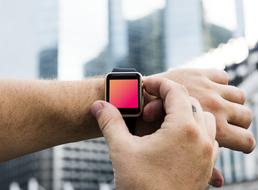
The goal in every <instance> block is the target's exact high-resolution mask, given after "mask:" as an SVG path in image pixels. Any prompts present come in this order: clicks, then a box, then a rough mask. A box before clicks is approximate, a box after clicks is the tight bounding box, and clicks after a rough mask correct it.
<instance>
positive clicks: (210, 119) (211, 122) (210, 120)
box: [204, 112, 216, 142]
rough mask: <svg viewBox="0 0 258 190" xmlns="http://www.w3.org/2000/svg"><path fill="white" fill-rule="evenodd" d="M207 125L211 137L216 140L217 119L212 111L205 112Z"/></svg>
mask: <svg viewBox="0 0 258 190" xmlns="http://www.w3.org/2000/svg"><path fill="white" fill-rule="evenodd" d="M204 119H205V127H206V129H207V132H208V134H209V137H210V138H211V140H212V141H213V142H214V141H215V138H216V119H215V117H214V115H213V114H212V113H210V112H204Z"/></svg>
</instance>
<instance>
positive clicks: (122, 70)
mask: <svg viewBox="0 0 258 190" xmlns="http://www.w3.org/2000/svg"><path fill="white" fill-rule="evenodd" d="M112 72H136V69H134V68H119V67H116V68H114V69H113V71H112Z"/></svg>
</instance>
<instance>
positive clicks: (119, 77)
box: [106, 72, 142, 116]
mask: <svg viewBox="0 0 258 190" xmlns="http://www.w3.org/2000/svg"><path fill="white" fill-rule="evenodd" d="M141 99H142V81H141V74H140V73H137V72H128V73H126V72H121V73H119V72H113V73H109V74H108V75H107V76H106V101H107V102H109V103H111V104H113V105H114V106H115V107H117V108H118V109H119V111H120V112H121V114H122V115H123V116H138V115H139V114H140V113H141Z"/></svg>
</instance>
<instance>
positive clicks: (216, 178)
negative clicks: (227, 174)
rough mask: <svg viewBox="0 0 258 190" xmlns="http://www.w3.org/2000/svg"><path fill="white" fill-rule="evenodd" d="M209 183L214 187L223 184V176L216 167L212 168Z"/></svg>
mask: <svg viewBox="0 0 258 190" xmlns="http://www.w3.org/2000/svg"><path fill="white" fill-rule="evenodd" d="M209 184H210V185H212V186H213V187H216V188H219V187H222V186H223V185H224V177H223V175H222V174H221V172H220V171H219V170H218V169H217V168H213V171H212V178H211V181H210V182H209Z"/></svg>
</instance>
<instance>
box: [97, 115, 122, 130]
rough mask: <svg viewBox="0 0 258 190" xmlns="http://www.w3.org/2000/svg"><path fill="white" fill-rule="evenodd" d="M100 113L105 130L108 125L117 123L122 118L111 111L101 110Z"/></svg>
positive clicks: (101, 125) (102, 128)
mask: <svg viewBox="0 0 258 190" xmlns="http://www.w3.org/2000/svg"><path fill="white" fill-rule="evenodd" d="M100 115H101V117H100V127H101V130H105V129H106V128H107V127H108V125H110V124H111V123H117V122H118V121H119V119H120V118H119V116H117V115H115V114H113V115H111V113H109V112H105V113H104V112H101V113H100Z"/></svg>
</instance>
